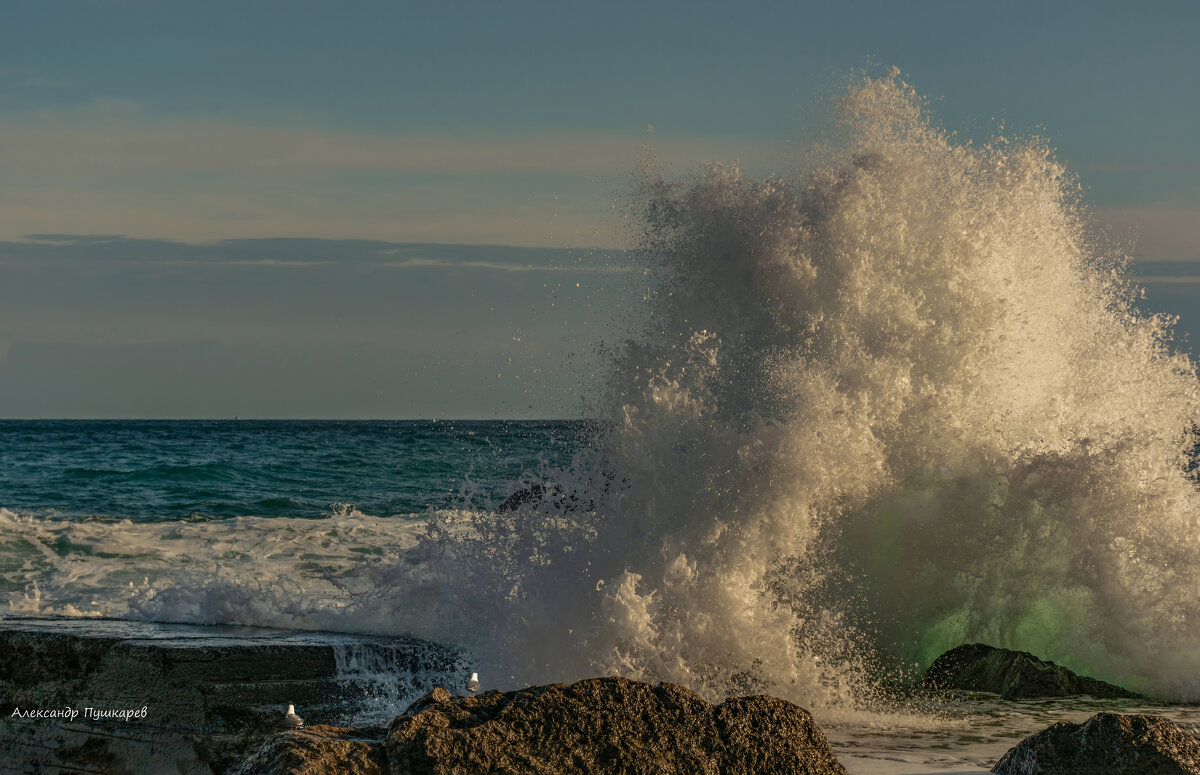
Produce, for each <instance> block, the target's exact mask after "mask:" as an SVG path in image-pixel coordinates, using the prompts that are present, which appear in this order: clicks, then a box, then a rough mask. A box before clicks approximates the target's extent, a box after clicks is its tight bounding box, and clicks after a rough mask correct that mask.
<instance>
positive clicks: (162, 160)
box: [0, 0, 1200, 417]
mask: <svg viewBox="0 0 1200 775" xmlns="http://www.w3.org/2000/svg"><path fill="white" fill-rule="evenodd" d="M1196 8H1197V7H1196V6H1195V5H1193V4H1191V3H1185V2H1149V3H1141V4H1137V5H1134V4H1130V3H1117V2H1089V3H1020V2H1005V3H1001V2H990V3H989V2H921V3H901V2H889V3H883V2H855V3H850V2H844V3H795V2H793V3H697V2H688V3H682V2H680V3H621V2H612V3H605V4H596V3H587V4H585V3H568V2H559V3H514V2H488V3H439V4H433V3H428V4H420V5H419V4H416V3H383V2H355V3H332V2H330V3H312V2H287V3H265V2H262V3H245V2H239V3H226V2H205V3H200V2H194V3H192V2H189V3H183V2H179V3H168V2H158V1H152V0H126V1H124V2H119V1H117V0H110V1H107V2H106V1H104V0H91V1H86V2H85V1H82V0H78V1H71V0H64V1H63V2H53V3H18V2H7V3H0V22H2V23H0V169H3V170H4V174H3V175H0V243H2V244H0V304H2V306H0V416H9V417H28V416H63V417H78V416H95V417H121V416H159V417H162V416H166V417H184V416H231V415H234V414H238V415H242V416H295V417H432V416H441V417H448V416H478V417H492V416H569V415H574V414H579V413H580V412H586V411H587V406H586V402H585V401H583V400H581V398H580V397H581V395H584V394H586V387H582V386H581V384H583V383H586V382H587V379H588V376H589V375H588V374H587V371H588V368H589V367H588V366H587V365H586V363H587V355H586V353H587V352H588V351H589V349H590V348H591V347H592V343H593V342H595V341H596V340H597V339H599V338H602V337H612V336H617V335H619V333H620V331H621V329H622V327H623V326H625V325H627V324H628V321H630V320H632V319H636V317H637V315H638V310H637V303H636V302H637V299H638V298H639V294H640V285H639V280H638V279H637V278H636V277H632V276H630V275H629V274H628V273H621V272H619V271H615V265H616V264H619V261H616V260H614V259H613V257H612V255H611V253H607V252H605V251H603V250H600V251H597V250H593V248H596V247H600V248H618V247H621V246H623V245H624V244H626V243H627V241H628V238H627V235H626V233H625V231H624V223H623V220H622V218H621V209H620V205H621V202H622V199H623V197H624V196H626V194H627V192H628V190H629V187H630V182H631V180H632V170H633V169H634V167H635V165H636V163H637V161H638V159H639V158H640V157H641V155H642V154H643V153H644V149H646V148H647V147H650V148H652V149H653V152H654V153H655V155H656V156H657V158H658V160H659V162H660V163H661V164H662V165H663V166H664V167H666V168H667V169H668V170H671V171H678V172H680V173H682V172H686V171H687V170H689V169H693V168H695V167H697V166H699V165H701V164H703V163H706V162H709V161H713V160H720V161H738V162H740V163H741V164H742V165H743V166H744V167H745V168H747V169H748V170H749V171H751V172H755V173H769V172H783V173H786V172H787V171H788V170H789V168H790V167H789V165H790V164H791V163H792V160H793V159H794V156H795V152H796V149H797V148H802V147H803V146H804V145H805V144H806V142H807V141H808V140H809V138H810V137H811V136H812V134H813V133H814V131H816V130H817V129H818V128H819V127H820V126H821V122H822V118H823V111H824V110H825V109H826V108H827V105H828V101H829V100H830V98H831V97H832V96H834V95H835V94H836V93H837V91H838V86H839V84H840V83H841V82H842V81H843V80H844V79H845V77H846V73H847V72H848V71H850V70H852V69H854V68H863V67H872V66H877V67H883V66H892V65H895V66H897V67H899V68H900V69H901V70H902V71H903V73H904V78H905V79H906V80H907V81H908V82H910V83H911V84H913V85H914V86H915V87H916V88H917V90H918V91H919V92H920V93H922V94H924V95H925V96H926V97H928V98H929V99H930V100H931V103H932V105H933V109H934V111H935V114H936V116H937V118H938V120H939V121H940V122H941V123H942V124H943V125H944V126H946V127H947V128H950V129H954V130H956V131H958V132H960V133H961V134H962V135H964V136H966V137H973V138H978V139H985V138H986V137H988V136H990V135H991V134H993V133H994V132H995V131H996V127H997V126H998V125H999V124H1000V123H1003V125H1004V127H1005V131H1006V132H1009V133H1015V134H1018V135H1029V134H1034V133H1036V134H1039V135H1042V136H1044V137H1047V138H1049V140H1050V142H1051V144H1052V145H1053V146H1054V147H1055V148H1056V149H1057V154H1058V156H1059V157H1060V159H1062V160H1063V161H1065V162H1066V163H1067V164H1068V165H1069V167H1070V168H1071V169H1072V170H1073V171H1074V172H1075V173H1076V174H1077V175H1078V176H1079V178H1080V181H1081V182H1082V183H1083V185H1084V186H1085V188H1086V198H1087V200H1088V201H1089V202H1090V203H1091V205H1092V207H1093V208H1094V211H1095V214H1096V218H1097V221H1098V222H1099V223H1100V224H1102V225H1105V226H1107V227H1109V228H1111V229H1112V232H1113V233H1114V234H1115V235H1117V236H1118V237H1119V238H1121V239H1132V238H1133V237H1135V236H1136V243H1133V244H1132V248H1131V252H1132V254H1133V255H1134V256H1135V258H1137V259H1138V260H1139V261H1140V262H1141V264H1140V265H1139V271H1140V273H1141V274H1143V275H1144V276H1146V277H1147V294H1148V297H1149V303H1150V304H1151V305H1152V306H1156V307H1157V308H1161V309H1165V310H1167V311H1169V312H1173V313H1176V314H1179V315H1180V316H1181V318H1182V322H1181V329H1182V330H1184V331H1191V330H1196V331H1200V320H1197V319H1196V318H1197V317H1200V316H1197V314H1196V311H1195V309H1196V302H1197V300H1198V299H1200V296H1198V295H1197V292H1198V291H1200V272H1198V271H1197V269H1196V267H1197V266H1200V226H1197V224H1200V141H1197V140H1196V127H1197V126H1200V98H1198V94H1200V91H1198V88H1197V86H1196V83H1195V74H1196V73H1197V72H1200V54H1197V48H1196V40H1200V11H1198V10H1196ZM30 235H57V237H56V238H54V239H47V238H31V237H30ZM80 235H93V236H91V237H86V236H83V237H81V236H80ZM94 235H107V236H104V238H97V237H96V236H94ZM113 235H122V236H121V239H114V238H113ZM297 238H310V239H316V240H320V242H314V243H301V242H297V241H296V240H297ZM247 240H252V241H247ZM413 243H416V244H417V245H419V246H421V250H416V248H415V247H414V246H413ZM495 245H508V246H529V247H535V248H546V249H553V250H542V251H526V253H527V254H528V255H525V254H515V253H512V252H511V251H509V252H505V251H502V250H498V249H497V248H494V247H488V246H495ZM389 250H392V251H398V252H396V253H394V254H388V253H386V251H389ZM189 251H191V252H189ZM314 252H315V253H317V254H319V255H317V256H315V257H314V255H313V254H314ZM368 254H369V255H370V256H371V258H370V259H369V260H366V259H364V258H363V256H364V255H368ZM388 255H405V256H407V257H408V258H418V259H421V260H423V261H424V262H425V263H423V264H419V265H418V263H409V264H407V265H402V264H403V261H391V262H388V261H387V260H386V256H388ZM381 256H382V258H381ZM168 259H169V260H168ZM209 259H219V260H215V261H214V260H209ZM189 262H190V263H189ZM501 265H503V267H501ZM498 267H500V268H498ZM514 267H518V268H514ZM519 267H524V268H523V269H521V268H519ZM1156 278H1158V279H1156ZM1170 278H1175V279H1170ZM576 283H578V286H577V285H576ZM497 309H498V310H499V312H497V311H496V310H497ZM485 313H486V314H485ZM518 331H520V332H522V333H517V332H518ZM517 336H519V337H521V341H520V342H517V341H515V340H514V337H517ZM572 353H574V354H575V357H574V358H568V357H567V356H568V355H570V354H572ZM510 359H512V362H511V363H510V362H509V361H510ZM575 363H583V364H585V365H584V366H582V367H579V366H575V365H570V364H575ZM497 374H500V375H501V376H500V377H497V376H496V375H497ZM522 380H524V382H523V383H522Z"/></svg>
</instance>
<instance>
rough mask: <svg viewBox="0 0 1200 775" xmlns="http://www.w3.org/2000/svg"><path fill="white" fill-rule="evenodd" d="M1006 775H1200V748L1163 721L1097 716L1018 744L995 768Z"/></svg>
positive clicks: (1054, 727) (1062, 723) (1049, 729)
mask: <svg viewBox="0 0 1200 775" xmlns="http://www.w3.org/2000/svg"><path fill="white" fill-rule="evenodd" d="M992 772H998V773H1003V774H1004V775H1097V773H1104V775H1200V743H1198V742H1197V741H1196V739H1195V738H1194V737H1193V736H1192V735H1191V734H1189V733H1188V732H1187V731H1185V730H1184V729H1183V728H1182V727H1180V726H1179V725H1178V724H1176V723H1174V722H1172V721H1168V720H1167V719H1164V718H1159V717H1158V716H1147V715H1120V714H1116V713H1097V714H1096V715H1095V716H1092V717H1091V718H1090V719H1088V720H1087V721H1085V722H1084V723H1082V724H1072V723H1070V722H1068V721H1060V722H1058V723H1057V724H1052V725H1050V726H1049V727H1047V728H1046V729H1043V730H1042V731H1041V732H1038V733H1037V734H1036V735H1033V736H1032V737H1027V738H1025V739H1024V740H1022V741H1021V742H1020V743H1018V744H1017V745H1016V746H1015V747H1014V748H1012V749H1010V750H1009V751H1008V753H1006V754H1004V756H1003V757H1001V759H1000V761H998V762H997V763H996V766H995V767H992Z"/></svg>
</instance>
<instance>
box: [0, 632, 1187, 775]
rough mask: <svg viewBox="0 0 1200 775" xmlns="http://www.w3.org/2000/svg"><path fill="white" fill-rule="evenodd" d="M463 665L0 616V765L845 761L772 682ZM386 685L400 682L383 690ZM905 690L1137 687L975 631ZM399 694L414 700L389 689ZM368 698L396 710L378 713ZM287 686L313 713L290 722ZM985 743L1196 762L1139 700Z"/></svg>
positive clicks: (434, 649) (811, 766)
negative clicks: (682, 682)
mask: <svg viewBox="0 0 1200 775" xmlns="http://www.w3.org/2000/svg"><path fill="white" fill-rule="evenodd" d="M468 668H469V665H467V664H466V663H465V662H464V661H463V659H462V657H461V655H459V654H458V653H456V652H455V651H453V650H452V649H448V648H446V647H443V646H440V645H438V644H434V643H428V642H424V641H419V640H415V639H407V638H375V637H370V636H350V635H339V634H333V633H312V632H296V631H287V630H265V629H257V628H236V627H198V626H189V625H169V624H148V623H138V622H125V621H114V620H98V619H61V618H46V617H8V618H4V619H0V773H6V774H7V773H13V774H16V773H43V772H56V773H92V774H103V775H107V774H109V773H112V774H113V775H116V774H117V773H121V774H122V775H127V774H129V773H133V774H137V773H160V772H170V773H181V774H183V775H232V774H234V773H237V774H238V775H271V774H272V773H290V774H293V775H321V774H322V773H339V774H344V775H414V774H415V773H423V774H427V775H441V774H444V775H451V774H452V773H473V772H497V773H501V772H503V773H509V774H510V775H552V774H553V775H573V774H576V773H577V774H578V775H584V773H587V774H588V775H606V774H607V773H613V774H614V775H616V773H622V775H624V774H626V773H681V774H682V773H713V774H714V775H716V774H718V773H720V774H721V775H737V774H740V773H745V774H746V775H750V774H751V773H753V774H755V775H776V774H778V775H784V774H802V775H841V774H842V773H845V772H846V770H845V768H844V767H843V765H842V763H840V762H839V761H838V759H837V757H836V755H835V749H834V748H833V747H831V745H830V742H829V740H828V739H827V738H826V736H825V734H824V732H823V731H822V730H821V729H820V728H819V727H818V726H817V724H816V723H815V722H814V720H813V718H812V716H811V715H810V714H809V713H808V712H807V711H806V710H805V709H803V708H800V707H798V706H796V705H793V704H792V703H789V702H787V701H785V700H782V699H778V698H774V697H767V696H755V697H737V698H728V699H726V700H725V701H724V702H722V703H719V704H715V705H714V704H711V703H709V702H706V701H705V700H704V699H702V698H701V697H700V696H698V695H696V694H694V693H693V692H691V691H688V690H687V689H684V688H682V687H679V686H675V685H672V684H668V683H661V684H658V685H650V684H646V683H640V682H637V681H631V680H627V679H622V678H592V679H586V680H583V681H579V682H576V683H573V684H550V685H546V686H532V687H528V688H525V689H520V690H517V691H508V692H500V691H489V692H486V693H484V694H481V695H479V696H478V697H459V696H454V695H453V694H452V693H451V692H450V691H448V690H447V689H445V688H435V689H433V690H432V691H429V687H431V686H441V687H446V686H459V685H461V684H462V680H463V678H464V677H465V676H466V675H468V674H469V672H470V671H469V669H468ZM380 674H386V680H384V681H382V682H379V679H380V678H381V675H380ZM383 684H386V685H387V686H388V687H390V689H389V690H390V691H392V692H393V693H394V696H392V697H382V698H381V697H380V696H379V692H380V691H382V689H380V686H382V685H383ZM912 691H913V692H914V695H913V696H914V697H917V696H920V694H921V693H922V692H930V691H932V692H933V693H934V694H935V695H938V694H939V693H945V692H951V693H953V692H956V691H965V692H968V693H972V695H971V696H977V695H978V694H979V693H991V694H994V695H996V696H997V697H999V698H1002V701H1004V702H1008V701H1018V702H1019V701H1022V700H1005V699H1003V698H1031V697H1064V696H1073V695H1080V694H1083V695H1087V696H1089V697H1093V698H1105V697H1111V698H1136V697H1137V695H1134V694H1133V693H1131V692H1127V691H1126V690H1124V689H1122V688H1121V687H1117V686H1113V685H1111V684H1105V683H1103V682H1100V681H1097V680H1095V679H1091V678H1088V677H1086V676H1079V675H1076V674H1074V673H1072V672H1071V671H1069V670H1066V669H1065V668H1062V667H1061V666H1058V665H1054V664H1053V663H1051V662H1045V661H1043V660H1040V659H1038V658H1037V657H1035V656H1034V655H1032V654H1028V653H1025V652H1014V651H1008V650H1005V649H995V648H992V647H989V646H983V645H980V644H970V645H967V646H962V647H958V648H956V649H952V650H951V651H949V652H947V653H946V654H944V655H943V656H942V657H940V658H939V659H938V660H936V661H935V662H934V663H933V665H931V666H930V668H929V671H928V672H927V674H926V676H925V678H924V680H923V681H922V682H921V684H920V685H919V686H916V687H913V689H912ZM422 694H423V696H422ZM411 697H420V699H418V700H417V701H416V702H412V703H411V704H410V703H408V702H407V701H403V702H401V699H402V698H411ZM381 701H382V707H383V709H384V710H385V711H386V710H391V712H390V713H385V714H384V715H380V713H379V709H380V707H381ZM1101 702H1103V701H1101ZM292 703H294V704H295V705H296V707H297V708H298V709H300V710H302V712H303V715H304V717H305V720H306V726H303V727H300V728H297V729H287V728H286V726H285V723H284V718H283V711H284V709H285V708H286V706H287V705H288V704H292ZM389 703H390V704H389ZM368 708H370V709H374V711H375V713H374V715H368V714H366V713H365V712H364V711H365V709H368ZM1043 723H1044V722H1043ZM1037 728H1038V727H1029V729H1037ZM1010 739H1014V738H1010ZM1006 744H1007V743H1006ZM839 745H844V743H841V744H839ZM838 750H847V752H848V749H838ZM1001 750H1002V749H1001ZM998 754H999V752H997V753H996V754H993V756H995V757H998V758H992V759H990V760H989V761H993V762H995V764H994V766H993V771H994V772H997V773H1008V774H1010V775H1016V774H1017V773H1020V774H1022V775H1072V774H1073V773H1094V772H1106V773H1130V774H1131V775H1132V773H1142V772H1153V773H1159V772H1161V773H1173V774H1174V773H1180V774H1185V775H1200V743H1198V742H1197V740H1196V735H1195V731H1194V730H1193V729H1192V728H1191V727H1190V726H1189V725H1186V724H1185V725H1180V724H1176V723H1174V722H1172V721H1170V720H1168V719H1166V718H1160V717H1157V716H1153V715H1145V714H1139V713H1130V714H1118V713H1110V712H1102V713H1099V714H1097V715H1095V716H1094V717H1093V718H1091V719H1089V720H1087V721H1086V722H1084V723H1082V724H1072V723H1068V722H1058V723H1055V724H1052V725H1051V726H1049V727H1048V728H1046V729H1044V730H1042V731H1041V732H1037V733H1036V734H1033V735H1030V736H1029V737H1027V738H1026V739H1025V740H1023V741H1021V742H1020V743H1018V744H1017V745H1016V746H1013V747H1012V748H1011V749H1010V750H1009V751H1008V752H1007V753H1005V754H1004V755H1003V756H999V755H998ZM847 761H849V760H847ZM983 766H988V765H983ZM905 771H908V770H905Z"/></svg>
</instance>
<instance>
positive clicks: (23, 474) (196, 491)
mask: <svg viewBox="0 0 1200 775" xmlns="http://www.w3.org/2000/svg"><path fill="white" fill-rule="evenodd" d="M595 430H596V426H595V425H594V424H593V423H588V422H583V421H470V420H468V421H421V420H410V421H354V422H350V421H332V420H331V421H308V420H306V421H298V420H279V421H255V420H117V421H94V420H5V421H0V508H3V509H7V510H9V511H10V512H13V513H17V514H24V515H34V516H37V517H40V518H52V519H61V520H107V521H119V520H126V519H128V520H133V521H136V522H156V521H178V520H189V521H197V520H213V519H227V518H231V517H304V518H309V519H321V518H325V517H329V516H332V515H334V514H340V513H345V512H347V511H348V510H355V511H358V512H361V513H363V514H369V515H373V516H377V517H391V518H398V519H405V518H414V517H420V516H423V515H424V514H426V512H428V511H429V510H431V509H448V508H463V507H468V506H475V507H480V508H487V507H488V506H489V505H490V504H493V503H497V502H499V501H502V500H503V498H504V497H506V496H507V495H508V494H509V493H510V492H511V490H512V488H513V486H514V482H516V481H517V480H518V479H519V478H520V477H521V475H522V474H523V473H524V472H526V471H535V470H538V469H539V468H542V467H544V466H562V465H565V464H567V463H569V461H570V459H571V457H572V455H574V454H575V453H576V452H577V451H578V450H579V449H580V448H581V447H583V446H585V445H586V444H587V442H588V440H589V439H590V438H591V437H592V436H593V435H594V433H595Z"/></svg>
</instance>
